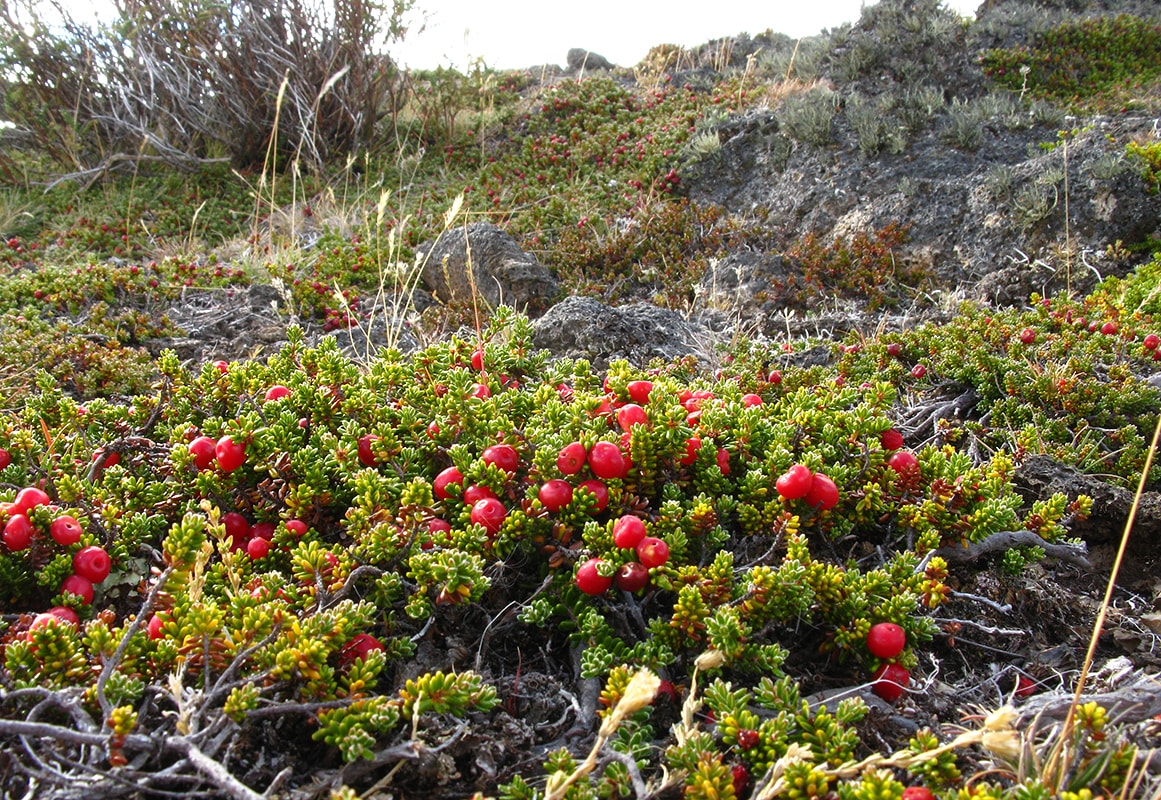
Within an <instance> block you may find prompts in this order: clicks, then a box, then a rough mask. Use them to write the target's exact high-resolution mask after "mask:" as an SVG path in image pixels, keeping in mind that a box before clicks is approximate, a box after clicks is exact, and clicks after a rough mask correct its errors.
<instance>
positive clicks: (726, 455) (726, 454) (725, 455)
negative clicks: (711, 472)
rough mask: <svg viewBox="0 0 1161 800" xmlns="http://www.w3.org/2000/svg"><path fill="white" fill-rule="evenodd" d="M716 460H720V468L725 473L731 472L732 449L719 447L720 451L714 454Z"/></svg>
mask: <svg viewBox="0 0 1161 800" xmlns="http://www.w3.org/2000/svg"><path fill="white" fill-rule="evenodd" d="M714 460H715V461H717V462H718V469H719V470H720V471H721V473H722V474H723V475H729V474H730V451H729V450H727V449H726V448H724V447H719V448H718V452H717V453H716V454H715V455H714Z"/></svg>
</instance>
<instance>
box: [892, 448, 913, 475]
mask: <svg viewBox="0 0 1161 800" xmlns="http://www.w3.org/2000/svg"><path fill="white" fill-rule="evenodd" d="M887 466H888V467H890V468H891V469H893V470H895V472H896V473H897V474H898V475H899V477H900V478H911V477H914V476H916V475H918V474H919V459H918V458H916V457H915V454H914V453H912V452H911V451H910V450H896V451H895V452H894V453H892V454H891V457H890V458H888V459H887Z"/></svg>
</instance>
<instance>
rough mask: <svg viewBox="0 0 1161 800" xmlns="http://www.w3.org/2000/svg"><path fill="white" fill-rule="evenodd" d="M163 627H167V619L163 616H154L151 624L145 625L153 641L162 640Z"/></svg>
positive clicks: (150, 621) (151, 618)
mask: <svg viewBox="0 0 1161 800" xmlns="http://www.w3.org/2000/svg"><path fill="white" fill-rule="evenodd" d="M163 625H165V617H164V616H162V615H161V614H154V615H153V616H152V617H150V618H149V622H147V623H146V625H145V631H146V633H147V634H148V635H149V638H150V639H152V640H153V641H157V640H158V639H160V638H161V637H162V633H161V627H162V626H163Z"/></svg>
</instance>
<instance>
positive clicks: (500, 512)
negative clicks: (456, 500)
mask: <svg viewBox="0 0 1161 800" xmlns="http://www.w3.org/2000/svg"><path fill="white" fill-rule="evenodd" d="M507 518H508V509H506V508H505V507H504V504H503V503H501V502H500V501H499V500H497V499H496V498H495V497H485V498H484V499H483V500H478V501H476V503H475V505H473V506H472V513H471V520H472V522H473V523H475V524H477V525H482V526H483V528H484V530H486V531H487V532H488V535H489V536H495V535H496V533H497V532H498V531H499V530H500V526H501V525H503V524H504V520H505V519H507Z"/></svg>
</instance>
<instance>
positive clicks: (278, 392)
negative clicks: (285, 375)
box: [266, 384, 290, 403]
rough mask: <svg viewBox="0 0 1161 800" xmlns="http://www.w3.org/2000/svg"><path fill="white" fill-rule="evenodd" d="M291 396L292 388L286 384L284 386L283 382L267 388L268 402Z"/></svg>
mask: <svg viewBox="0 0 1161 800" xmlns="http://www.w3.org/2000/svg"><path fill="white" fill-rule="evenodd" d="M289 396H290V389H287V388H286V387H285V386H282V385H281V384H276V385H274V386H271V387H270V388H269V389H267V390H266V402H267V403H272V402H274V401H275V400H281V399H282V398H284V397H289Z"/></svg>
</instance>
